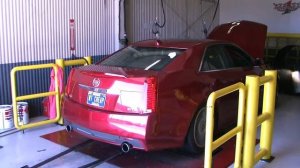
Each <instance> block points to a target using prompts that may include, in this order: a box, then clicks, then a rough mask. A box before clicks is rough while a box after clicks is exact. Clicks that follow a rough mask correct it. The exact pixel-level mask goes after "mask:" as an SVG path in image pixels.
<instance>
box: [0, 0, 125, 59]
mask: <svg viewBox="0 0 300 168" xmlns="http://www.w3.org/2000/svg"><path fill="white" fill-rule="evenodd" d="M118 2H119V0H109V1H107V0H105V1H103V0H81V1H79V0H76V1H74V0H68V1H66V0H30V1H29V0H25V1H24V0H0V64H7V63H17V62H31V61H40V60H52V59H57V58H70V56H71V54H72V53H75V54H76V55H77V56H80V57H81V56H87V55H92V56H94V55H107V54H110V53H112V52H114V51H115V50H116V49H118V41H119V39H118V33H119V31H118V28H119V24H118V23H119V18H118V8H119V5H118ZM116 15H117V16H116ZM70 19H75V33H76V38H75V39H76V51H75V52H72V51H71V50H70V45H69V43H70V34H69V31H70V30H69V20H70Z"/></svg>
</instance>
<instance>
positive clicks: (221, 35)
mask: <svg viewBox="0 0 300 168" xmlns="http://www.w3.org/2000/svg"><path fill="white" fill-rule="evenodd" d="M266 36H267V26H266V25H264V24H261V23H256V22H251V21H238V22H231V23H225V24H221V25H219V26H217V27H216V28H215V29H214V30H213V31H212V32H211V33H210V34H209V36H208V39H214V40H226V41H230V42H233V43H235V44H237V45H238V46H240V47H241V48H242V49H244V50H245V51H246V52H248V53H249V54H250V55H251V56H253V57H254V58H260V59H262V58H263V57H264V49H265V41H266Z"/></svg>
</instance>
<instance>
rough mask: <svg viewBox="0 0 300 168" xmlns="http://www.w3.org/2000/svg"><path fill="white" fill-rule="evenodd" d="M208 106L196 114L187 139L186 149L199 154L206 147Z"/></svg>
mask: <svg viewBox="0 0 300 168" xmlns="http://www.w3.org/2000/svg"><path fill="white" fill-rule="evenodd" d="M205 127H206V108H205V107H202V108H200V110H199V111H198V112H197V113H196V115H195V116H194V118H193V120H192V122H191V124H190V128H189V131H188V134H187V137H186V140H185V145H184V149H185V150H186V151H187V152H190V153H195V154H198V153H200V152H202V151H203V149H204V147H205Z"/></svg>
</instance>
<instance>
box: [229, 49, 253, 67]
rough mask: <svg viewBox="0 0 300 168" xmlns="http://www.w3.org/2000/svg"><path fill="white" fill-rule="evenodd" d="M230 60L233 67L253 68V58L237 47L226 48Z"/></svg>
mask: <svg viewBox="0 0 300 168" xmlns="http://www.w3.org/2000/svg"><path fill="white" fill-rule="evenodd" d="M225 50H226V52H227V55H228V57H229V59H231V61H232V66H233V67H250V66H253V62H252V60H251V58H250V57H249V56H248V55H247V54H246V53H244V52H243V51H242V50H240V49H239V48H237V47H235V46H225Z"/></svg>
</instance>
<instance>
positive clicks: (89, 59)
mask: <svg viewBox="0 0 300 168" xmlns="http://www.w3.org/2000/svg"><path fill="white" fill-rule="evenodd" d="M55 63H56V65H58V66H59V67H61V68H62V69H63V72H64V69H65V67H66V66H74V65H89V64H91V63H92V57H91V56H87V57H84V58H83V59H77V60H63V59H57V60H55ZM61 96H63V95H61ZM59 104H61V103H59ZM58 124H60V125H63V124H64V122H63V118H62V117H61V118H60V120H59V121H58Z"/></svg>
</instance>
